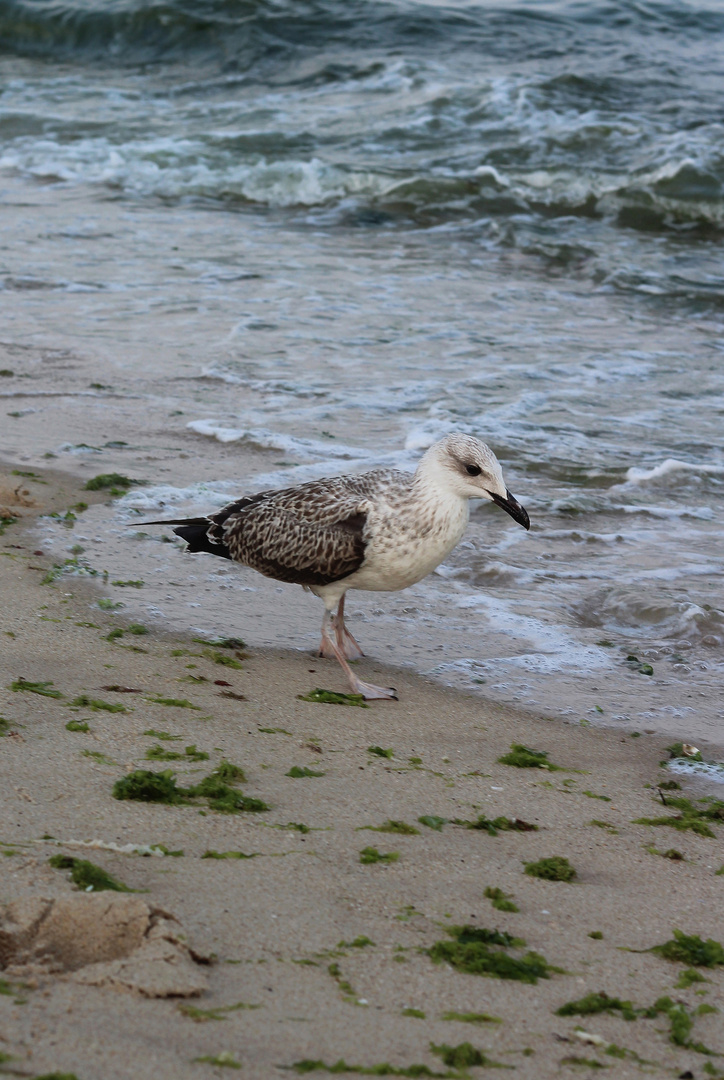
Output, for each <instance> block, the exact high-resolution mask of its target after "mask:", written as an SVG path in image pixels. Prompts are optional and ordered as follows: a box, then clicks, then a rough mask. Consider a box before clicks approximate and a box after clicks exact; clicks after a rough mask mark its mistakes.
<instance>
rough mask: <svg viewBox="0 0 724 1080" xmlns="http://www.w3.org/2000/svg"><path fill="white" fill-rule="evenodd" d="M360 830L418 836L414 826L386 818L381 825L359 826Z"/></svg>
mask: <svg viewBox="0 0 724 1080" xmlns="http://www.w3.org/2000/svg"><path fill="white" fill-rule="evenodd" d="M359 828H360V830H364V829H368V830H369V831H370V832H383V833H397V834H398V835H400V836H419V835H420V830H419V829H416V828H415V826H414V825H408V824H407V822H406V821H397V820H395V819H392V818H388V819H387V821H385V822H384V823H383V824H382V825H360V826H359Z"/></svg>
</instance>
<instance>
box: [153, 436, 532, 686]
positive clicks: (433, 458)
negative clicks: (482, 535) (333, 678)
mask: <svg viewBox="0 0 724 1080" xmlns="http://www.w3.org/2000/svg"><path fill="white" fill-rule="evenodd" d="M470 499H489V500H490V501H492V502H494V503H497V504H498V506H502V508H503V509H504V510H505V511H507V513H509V514H510V516H511V517H512V518H513V519H514V520H515V521H517V522H518V523H519V524H520V525H522V526H523V528H525V529H528V528H529V527H530V521H529V518H528V514H527V513H526V511H525V510H524V509H523V507H522V506H521V505H520V503H519V502H518V501H517V500H516V499H514V498H513V496H512V495H511V494H510V492H509V491H508V490H507V488H506V486H505V482H504V481H503V472H502V469H501V468H500V463H499V462H498V459H497V458H496V456H495V454H494V453H493V452H492V450H490V448H489V447H487V446H486V445H485V443H482V442H480V441H479V440H478V439H474V438H472V437H471V436H470V435H461V434H452V435H446V436H445V438H444V439H441V440H440V441H439V442H436V443H435V444H434V445H433V446H431V447H430V449H429V450H428V451H427V453H426V454H425V455H424V456H423V457H422V459H421V460H420V463H419V465H418V466H417V470H416V471H415V473H414V474H412V473H405V472H400V471H398V470H396V469H378V470H375V471H374V472H368V473H363V474H361V475H359V476H333V477H329V478H327V479H324V480H313V481H311V483H308V484H299V485H298V486H297V487H291V488H283V489H282V490H281V491H260V492H258V493H257V494H256V495H247V496H244V497H242V498H241V499H238V500H237V501H236V502H232V503H229V504H228V505H227V506H224V507H223V508H222V509H221V510H217V511H216V513H213V514H209V515H208V516H207V517H201V518H186V519H183V520H174V521H147V522H143V524H145V525H177V526H179V527H178V528H176V529H174V532H175V533H176V534H177V535H178V536H181V537H183V539H184V540H186V542H187V543H188V549H187V550H188V551H190V552H194V551H205V552H208V553H209V554H211V555H218V556H220V557H221V558H224V559H232V560H233V561H234V562H238V563H242V565H244V566H250V567H251V568H252V569H253V570H258V571H259V573H261V574H264V575H265V576H266V577H271V578H275V579H276V580H277V581H289V582H293V583H294V584H296V585H303V586H304V587H305V588H306V589H309V590H310V591H311V592H313V593H315V594H316V595H317V596H319V597H320V598H321V599H322V600H323V602H324V619H323V620H322V643H321V646H320V649H319V655H320V656H326V657H329V658H332V657H334V658H336V659H337V660H338V661H339V663H340V664H341V665H342V668H343V669H344V672H345V675H346V676H347V679H348V681H349V685H350V687H351V688H352V690H353V692H354V693H356V694H362V695H363V696H364V697H365V698H366V699H370V698H396V697H397V695H396V693H395V691H394V690H393V689H391V688H385V687H382V686H374V685H373V684H372V683H366V682H363V681H362V680H361V679H359V678H358V677H357V675H356V674H355V673H354V671H353V670H352V668H351V667H350V666H349V664H348V663H347V661H348V660H356V659H358V658H359V657H360V656H362V655H363V654H362V651H361V649H360V647H359V645H358V644H357V642H356V641H355V639H354V638H353V637H352V635H351V634H350V632H349V631H348V630H347V628H346V626H345V624H344V598H345V594H346V592H347V590H348V589H367V590H370V591H372V592H396V591H397V590H399V589H406V588H407V586H408V585H414V584H415V582H417V581H420V580H421V579H422V578H424V577H425V576H426V575H427V574H429V573H430V572H431V571H432V570H434V569H435V567H436V566H438V565H439V563H441V562H442V561H443V559H444V558H445V557H446V556H447V555H448V554H449V553H450V552H451V551H452V549H453V548H454V547H455V545H456V544H457V543H458V541H459V540H460V538H461V537H462V535H463V533H464V531H465V526H466V525H467V523H468V517H469V500H470ZM335 609H336V610H335Z"/></svg>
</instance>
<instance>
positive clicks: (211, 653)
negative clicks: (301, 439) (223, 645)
mask: <svg viewBox="0 0 724 1080" xmlns="http://www.w3.org/2000/svg"><path fill="white" fill-rule="evenodd" d="M204 656H205V657H206V659H207V660H212V661H213V662H214V663H215V664H221V665H222V666H223V667H230V668H236V670H237V671H243V669H244V665H243V664H240V663H239V661H238V660H235V659H234V657H233V656H226V654H225V653H221V652H217V650H216V649H204Z"/></svg>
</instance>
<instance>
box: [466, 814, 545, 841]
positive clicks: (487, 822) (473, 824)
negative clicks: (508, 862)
mask: <svg viewBox="0 0 724 1080" xmlns="http://www.w3.org/2000/svg"><path fill="white" fill-rule="evenodd" d="M453 825H463V826H464V827H465V828H466V829H476V830H478V831H479V832H486V833H488V835H489V836H497V835H498V833H499V832H537V831H538V826H537V825H532V824H531V823H530V822H529V821H523V819H522V818H508V817H496V818H492V820H491V819H490V818H488V817H486V816H485V814H479V815H478V817H477V818H476V820H475V821H466V820H464V819H462V818H454V819H453Z"/></svg>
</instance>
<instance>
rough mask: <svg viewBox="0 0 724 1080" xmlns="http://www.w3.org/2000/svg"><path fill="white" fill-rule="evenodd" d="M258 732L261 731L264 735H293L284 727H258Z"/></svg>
mask: <svg viewBox="0 0 724 1080" xmlns="http://www.w3.org/2000/svg"><path fill="white" fill-rule="evenodd" d="M257 731H261V733H262V734H263V735H291V731H287V729H286V728H283V727H258V726H257Z"/></svg>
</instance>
